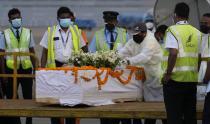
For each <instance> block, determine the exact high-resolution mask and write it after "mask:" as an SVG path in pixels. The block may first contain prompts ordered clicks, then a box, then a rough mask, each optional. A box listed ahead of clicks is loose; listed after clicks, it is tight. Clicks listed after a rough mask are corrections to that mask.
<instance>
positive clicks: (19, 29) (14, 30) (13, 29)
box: [11, 27, 22, 36]
mask: <svg viewBox="0 0 210 124" xmlns="http://www.w3.org/2000/svg"><path fill="white" fill-rule="evenodd" d="M11 29H12V31H13V32H14V34H15V36H17V34H16V31H17V30H18V31H19V35H20V34H21V31H22V27H20V28H18V29H15V28H13V27H12V28H11Z"/></svg>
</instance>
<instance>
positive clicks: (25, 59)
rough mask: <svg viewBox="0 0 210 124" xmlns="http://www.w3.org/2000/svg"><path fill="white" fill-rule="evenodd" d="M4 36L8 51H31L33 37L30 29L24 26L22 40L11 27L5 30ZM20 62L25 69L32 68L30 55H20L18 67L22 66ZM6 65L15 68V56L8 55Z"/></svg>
mask: <svg viewBox="0 0 210 124" xmlns="http://www.w3.org/2000/svg"><path fill="white" fill-rule="evenodd" d="M4 36H5V40H6V52H29V44H30V39H31V31H30V29H27V28H22V31H21V35H20V41H18V40H17V38H16V37H15V35H14V33H13V31H12V29H10V28H8V29H6V30H4ZM20 64H21V66H22V68H23V69H29V68H32V62H31V60H30V56H18V57H17V69H19V68H20ZM6 65H7V67H8V68H10V69H14V60H13V56H6Z"/></svg>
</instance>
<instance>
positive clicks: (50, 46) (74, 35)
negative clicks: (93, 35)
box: [47, 25, 81, 68]
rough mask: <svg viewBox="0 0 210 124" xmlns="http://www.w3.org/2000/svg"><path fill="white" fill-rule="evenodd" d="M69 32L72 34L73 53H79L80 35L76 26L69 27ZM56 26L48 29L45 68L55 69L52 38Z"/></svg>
mask: <svg viewBox="0 0 210 124" xmlns="http://www.w3.org/2000/svg"><path fill="white" fill-rule="evenodd" d="M69 29H70V32H71V34H72V42H73V52H79V49H80V35H81V31H80V30H79V29H78V27H77V26H76V25H73V26H70V27H69ZM55 31H56V26H53V27H52V30H51V27H48V53H47V67H48V68H55V67H56V64H55V52H54V48H55V46H54V36H55Z"/></svg>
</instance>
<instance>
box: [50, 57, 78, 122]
mask: <svg viewBox="0 0 210 124" xmlns="http://www.w3.org/2000/svg"><path fill="white" fill-rule="evenodd" d="M55 64H56V67H62V66H63V64H64V63H61V62H59V61H55ZM65 122H66V124H75V123H76V119H75V118H66V119H65ZM51 124H60V118H51Z"/></svg>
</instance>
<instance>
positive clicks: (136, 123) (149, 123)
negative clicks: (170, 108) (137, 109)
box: [133, 119, 167, 124]
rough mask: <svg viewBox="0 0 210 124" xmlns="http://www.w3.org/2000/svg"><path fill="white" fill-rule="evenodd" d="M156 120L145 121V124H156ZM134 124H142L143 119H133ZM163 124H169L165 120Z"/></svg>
mask: <svg viewBox="0 0 210 124" xmlns="http://www.w3.org/2000/svg"><path fill="white" fill-rule="evenodd" d="M155 123H156V119H145V120H144V124H155ZM133 124H142V122H141V119H133ZM162 124H167V120H166V119H163V120H162Z"/></svg>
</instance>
